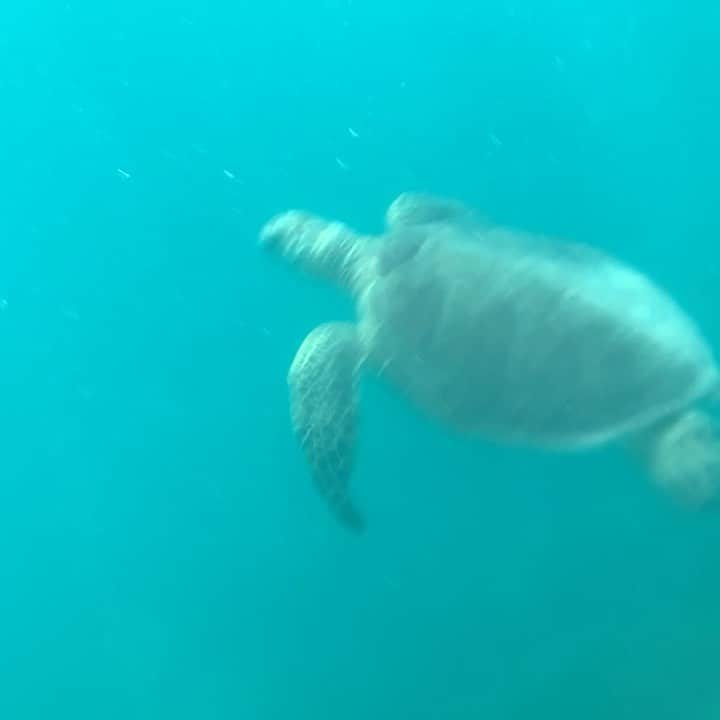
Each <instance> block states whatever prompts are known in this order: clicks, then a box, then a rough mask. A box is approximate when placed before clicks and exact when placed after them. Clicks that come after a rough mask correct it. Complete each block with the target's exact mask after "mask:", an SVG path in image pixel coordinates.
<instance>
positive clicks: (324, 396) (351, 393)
mask: <svg viewBox="0 0 720 720" xmlns="http://www.w3.org/2000/svg"><path fill="white" fill-rule="evenodd" d="M361 362H362V353H361V350H360V343H359V342H358V338H357V330H356V328H355V326H353V325H351V324H349V323H327V324H324V325H320V326H318V327H317V328H315V329H314V330H313V331H312V332H311V333H310V334H309V335H308V336H307V337H306V338H305V340H304V341H303V342H302V344H301V345H300V348H299V349H298V351H297V354H296V355H295V358H294V360H293V362H292V365H291V366H290V371H289V373H288V385H289V388H290V413H291V417H292V424H293V430H294V432H295V435H296V436H297V438H298V440H299V442H300V445H301V447H302V449H303V452H304V453H305V457H306V459H307V461H308V463H309V465H310V472H311V474H312V478H313V482H314V483H315V486H316V487H317V489H318V491H319V492H320V494H321V495H322V496H323V498H324V499H325V502H327V504H328V505H329V507H330V509H331V511H332V513H333V514H334V515H335V517H336V518H337V519H338V520H339V521H340V522H341V523H342V524H343V525H344V526H345V527H347V528H349V529H351V530H353V531H356V532H360V531H362V530H364V527H365V522H364V520H363V517H362V516H361V514H360V513H359V512H358V510H357V509H356V508H355V506H354V504H353V502H352V500H351V498H350V496H349V483H350V476H351V474H352V468H353V460H354V455H355V438H356V434H357V405H358V399H357V376H358V370H359V368H360V365H361Z"/></svg>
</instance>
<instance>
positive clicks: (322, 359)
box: [260, 193, 720, 531]
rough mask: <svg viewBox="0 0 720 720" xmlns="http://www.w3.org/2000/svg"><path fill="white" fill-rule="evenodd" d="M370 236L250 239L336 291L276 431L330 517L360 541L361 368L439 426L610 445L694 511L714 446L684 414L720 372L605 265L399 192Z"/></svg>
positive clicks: (674, 318)
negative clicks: (340, 318)
mask: <svg viewBox="0 0 720 720" xmlns="http://www.w3.org/2000/svg"><path fill="white" fill-rule="evenodd" d="M385 220H386V229H385V232H384V233H382V234H380V235H377V236H370V235H360V234H358V233H356V232H354V231H353V230H351V229H350V228H349V227H348V226H347V225H345V224H343V223H341V222H335V221H330V220H326V219H323V218H321V217H319V216H317V215H313V214H311V213H308V212H304V211H300V210H290V211H287V212H284V213H282V214H280V215H277V216H275V217H274V218H272V219H271V220H269V222H267V223H266V224H265V226H264V227H263V228H262V230H261V233H260V244H261V245H262V246H264V247H267V248H270V249H272V250H274V251H276V252H278V253H280V254H281V255H282V256H284V257H285V258H286V259H287V260H290V261H292V262H293V263H297V264H298V265H300V266H301V267H302V268H304V269H306V270H307V271H309V272H311V273H313V274H315V275H317V276H322V277H324V278H325V279H327V280H331V281H333V282H335V283H336V284H339V285H340V286H341V287H342V288H344V289H345V290H347V291H349V292H350V293H351V294H352V296H353V298H354V300H355V303H356V308H357V315H358V320H357V322H356V323H354V324H353V323H346V322H331V323H327V324H323V325H320V326H319V327H317V328H315V329H314V330H313V331H312V332H310V334H309V335H308V336H307V337H306V338H305V340H304V341H303V342H302V344H301V346H300V348H299V349H298V351H297V354H296V355H295V358H294V360H293V362H292V365H291V367H290V370H289V373H288V384H289V390H290V404H291V417H292V424H293V427H294V431H295V433H296V436H297V437H298V439H299V442H300V445H301V446H302V448H303V450H304V453H305V456H306V458H307V460H308V462H309V465H310V470H311V474H312V477H313V480H314V482H315V484H316V487H317V488H318V490H319V492H320V493H321V494H322V495H323V496H324V498H325V500H326V502H327V503H328V505H329V507H330V508H331V510H332V511H333V513H334V514H335V516H336V517H337V518H338V519H339V520H340V522H342V523H343V524H344V525H345V526H347V527H348V528H351V529H354V530H358V531H359V530H362V529H363V528H364V519H363V515H362V514H361V513H360V512H359V511H358V509H357V508H356V506H355V504H354V503H353V501H352V499H351V496H350V491H349V487H348V486H349V480H350V475H351V471H352V466H353V456H354V449H355V442H356V424H357V420H356V418H357V405H358V399H357V387H358V382H357V381H358V375H359V372H360V370H361V369H369V370H371V371H372V372H374V373H376V374H377V375H379V376H382V377H383V378H385V379H387V380H389V381H390V382H391V383H392V384H393V385H395V386H396V387H397V388H399V389H400V390H401V391H402V392H403V393H404V395H405V396H406V397H407V398H408V399H409V400H410V401H411V402H412V403H413V404H414V405H415V406H416V407H418V408H420V409H422V410H424V411H425V412H427V413H428V414H429V415H431V416H434V417H435V418H436V419H438V420H440V421H442V422H444V423H445V424H446V425H448V426H450V427H452V428H454V429H455V430H458V431H461V432H464V433H467V434H470V435H474V436H477V437H480V438H485V439H488V440H494V441H498V442H504V443H515V444H522V445H526V446H535V447H540V448H546V449H552V450H573V449H582V448H589V447H593V446H598V445H601V444H604V443H608V442H611V441H622V442H623V444H625V445H626V446H627V447H629V448H632V449H633V450H634V451H635V452H636V453H637V454H639V455H640V457H641V458H642V460H643V462H644V464H645V466H646V467H647V469H648V470H649V474H650V476H651V477H652V478H653V479H654V480H655V481H656V482H657V483H658V484H659V485H660V486H662V487H664V488H665V489H666V490H668V491H669V492H670V493H672V494H673V495H675V496H676V497H678V498H679V499H682V500H685V501H686V502H688V503H692V504H696V505H705V504H708V503H709V502H710V501H711V500H712V499H713V498H714V497H715V496H716V495H717V494H718V490H719V489H720V439H719V438H718V434H717V433H716V430H715V424H714V422H713V421H712V419H711V416H710V415H708V414H707V413H706V412H705V411H703V410H701V409H700V408H699V407H698V406H697V404H698V402H699V401H701V400H703V399H704V398H708V397H710V396H712V395H714V394H715V393H717V391H718V388H719V387H720V384H719V383H720V381H719V378H720V374H719V373H718V368H717V366H716V364H715V361H714V359H713V355H712V352H711V350H710V349H709V347H708V345H707V343H706V341H705V339H704V338H703V336H702V335H701V334H700V332H699V330H698V329H697V328H696V326H695V324H694V323H693V321H692V320H691V319H690V318H689V317H687V316H686V315H685V313H684V312H683V311H682V310H681V309H680V308H679V307H678V306H677V304H676V303H675V302H674V301H673V299H672V298H670V297H669V296H668V295H667V294H666V293H665V292H663V291H662V290H661V289H659V288H658V287H657V286H655V285H654V284H653V283H652V282H651V281H650V280H649V279H648V278H647V277H646V276H644V275H643V274H641V273H639V272H638V271H636V270H634V269H632V268H630V267H628V266H627V265H625V264H623V263H621V262H619V261H618V260H616V259H614V258H612V257H609V256H608V255H606V254H604V253H602V252H600V251H598V250H596V249H593V248H590V247H587V246H584V245H579V244H573V243H566V242H560V241H556V240H554V239H549V238H545V237H541V236H537V235H534V234H532V233H528V232H524V231H520V230H516V229H513V228H508V227H502V226H499V225H496V224H494V223H492V222H490V221H488V220H486V219H484V218H483V217H481V216H479V215H477V214H476V213H475V212H474V211H472V210H471V209H469V208H467V207H465V206H464V205H463V204H461V203H459V202H457V201H455V200H451V199H448V198H443V197H434V196H430V195H426V194H423V193H403V194H402V195H400V196H399V197H398V198H397V199H396V200H395V201H394V202H393V203H392V204H391V205H390V207H389V208H388V210H387V212H386V218H385Z"/></svg>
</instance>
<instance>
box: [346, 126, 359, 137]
mask: <svg viewBox="0 0 720 720" xmlns="http://www.w3.org/2000/svg"><path fill="white" fill-rule="evenodd" d="M348 132H349V133H350V137H354V138H359V137H360V133H358V132H357V130H354V129H353V128H351V127H349V128H348Z"/></svg>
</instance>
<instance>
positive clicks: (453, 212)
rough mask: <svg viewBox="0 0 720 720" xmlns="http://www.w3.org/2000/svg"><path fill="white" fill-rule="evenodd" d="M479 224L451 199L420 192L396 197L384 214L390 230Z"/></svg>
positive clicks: (471, 213) (466, 208) (476, 217)
mask: <svg viewBox="0 0 720 720" xmlns="http://www.w3.org/2000/svg"><path fill="white" fill-rule="evenodd" d="M465 221H467V222H474V223H476V224H478V223H480V222H481V219H480V218H479V217H478V216H477V215H476V213H475V212H474V211H473V210H471V209H470V208H469V207H467V206H466V205H463V203H461V202H459V201H458V200H453V199H452V198H446V197H440V196H438V195H430V194H428V193H420V192H404V193H402V194H400V195H398V197H397V198H395V200H393V202H392V203H391V204H390V207H388V209H387V211H386V213H385V224H386V226H387V227H388V229H390V230H397V229H399V228H405V227H409V226H413V225H426V224H429V223H437V222H465Z"/></svg>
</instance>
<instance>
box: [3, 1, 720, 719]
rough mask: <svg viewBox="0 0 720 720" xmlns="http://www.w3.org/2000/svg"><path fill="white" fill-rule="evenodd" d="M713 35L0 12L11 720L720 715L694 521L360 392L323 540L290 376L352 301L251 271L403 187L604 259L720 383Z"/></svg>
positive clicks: (328, 9) (586, 463)
mask: <svg viewBox="0 0 720 720" xmlns="http://www.w3.org/2000/svg"><path fill="white" fill-rule="evenodd" d="M719 30H720V6H718V5H717V3H709V2H708V3H700V2H693V1H692V0H691V1H690V2H687V3H677V2H669V0H654V1H652V2H651V1H650V0H643V1H642V2H641V1H640V0H630V1H623V2H620V1H619V0H610V1H609V2H607V1H606V2H599V0H593V1H592V2H589V3H579V2H574V3H572V2H569V1H568V0H565V1H564V2H554V1H552V0H542V1H540V0H535V1H530V0H524V1H523V0H520V1H518V2H500V3H485V2H471V1H470V0H447V1H446V2H437V0H432V1H431V0H412V1H408V0H404V1H400V0H396V1H395V2H379V0H367V1H365V2H361V1H360V0H339V1H337V2H334V1H327V2H318V1H316V0H307V1H306V2H301V1H300V0H295V1H294V2H280V1H279V0H267V1H264V2H256V3H246V2H235V3H231V2H228V1H225V2H216V1H213V0H206V1H205V2H203V3H201V2H198V1H197V0H196V1H195V2H188V1H187V0H177V1H176V2H169V1H161V0H147V1H146V2H142V1H141V0H126V1H125V2H116V1H114V0H113V1H109V2H90V1H89V0H68V2H51V1H50V0H42V1H41V0H24V1H23V2H22V3H20V2H15V3H6V4H4V5H3V7H2V9H0V89H1V91H2V95H1V96H0V97H1V98H2V99H1V100H0V103H1V107H2V113H0V144H1V146H2V155H1V157H2V170H3V175H2V179H1V180H0V209H1V212H0V233H1V237H2V239H3V243H2V251H1V255H0V299H1V302H0V337H2V340H3V342H2V348H3V350H2V353H0V391H1V394H0V397H1V398H2V403H1V406H2V412H0V424H1V425H2V427H1V432H0V437H1V438H2V441H1V443H0V448H1V449H2V452H1V453H0V478H1V482H0V547H1V548H2V550H1V551H0V717H2V718H7V719H8V720H30V719H33V720H34V719H36V718H43V719H44V718H58V719H60V718H72V719H73V720H85V719H86V718H87V719H90V718H92V719H93V720H94V719H96V718H103V719H106V720H110V719H114V718H117V719H118V720H120V719H122V720H128V719H130V718H132V719H135V718H137V719H142V720H144V719H146V718H147V719H149V718H153V719H157V718H173V719H174V720H183V719H185V718H203V719H204V720H216V719H217V720H227V719H229V718H243V719H247V720H269V719H273V720H275V719H277V720H285V719H290V718H292V719H298V718H313V720H326V719H327V720H330V719H332V720H339V719H343V720H359V719H361V718H362V719H365V718H392V719H393V720H401V719H403V718H418V719H421V720H426V719H427V720H436V719H441V718H450V719H452V720H465V719H469V718H483V720H495V719H501V718H503V719H504V718H513V719H518V720H520V719H522V720H524V719H525V718H528V719H530V718H533V719H537V718H553V719H554V720H562V719H565V718H568V719H570V718H573V719H574V718H579V717H582V718H592V719H595V718H633V719H637V718H653V720H660V719H664V718H683V719H686V720H694V719H695V718H697V719H698V720H700V719H703V720H705V719H708V720H710V719H712V718H718V717H720V685H718V682H717V677H718V661H719V659H720V650H719V648H720V616H719V615H718V605H719V604H720V571H719V569H718V568H719V567H720V564H719V562H718V559H719V558H720V516H718V515H717V514H715V515H713V514H700V515H698V514H695V513H688V512H684V511H682V510H680V509H678V508H677V507H675V506H674V505H673V504H672V503H670V502H668V500H667V499H666V498H665V497H663V496H662V494H661V493H659V492H658V491H657V490H656V489H655V488H653V487H652V486H651V485H650V483H649V482H648V481H647V479H646V477H645V476H644V474H643V472H642V471H641V469H639V468H638V467H637V466H635V465H634V464H633V463H632V462H629V461H628V459H627V458H626V457H625V456H624V455H623V454H622V453H621V452H619V451H617V450H613V449H608V450H603V451H600V452H594V453H591V454H588V455H578V456H569V457H565V456H555V455H546V454H543V453H536V452H526V451H517V450H513V449H507V448H499V447H494V446H492V445H489V444H487V445H486V444H476V443H471V442H468V441H466V440H464V439H459V438H456V437H454V436H452V435H451V434H450V433H448V432H447V431H445V430H444V429H442V428H439V427H437V426H436V425H435V424H434V423H432V422H430V421H428V420H427V419H426V418H424V417H421V416H419V415H418V414H417V413H416V412H414V411H413V410H412V409H411V408H409V407H407V406H406V405H405V403H404V402H402V400H400V399H399V398H398V397H397V396H396V395H395V394H393V393H392V392H390V391H388V390H387V389H386V388H384V387H381V386H380V384H379V383H377V382H376V381H374V380H373V379H372V378H367V380H366V381H364V382H363V394H362V432H361V445H360V448H359V455H358V466H357V472H356V477H355V481H354V483H355V484H354V488H355V494H356V496H357V499H358V503H359V504H360V505H361V506H362V508H363V509H364V511H365V512H366V514H367V517H368V521H369V525H368V531H367V533H366V534H365V535H363V536H360V537H357V536H352V535H350V534H348V533H347V532H345V531H343V529H342V528H340V527H339V526H337V525H336V524H335V523H334V521H333V520H332V518H331V517H330V515H329V513H328V512H327V511H326V509H325V507H324V506H323V505H322V503H321V501H320V500H319V498H318V497H317V496H316V494H315V492H314V490H313V488H312V486H311V483H310V481H309V479H308V474H307V469H306V467H305V465H304V462H303V459H302V457H301V454H300V451H299V450H298V448H297V446H296V444H295V441H294V439H293V437H292V435H291V432H290V426H289V418H288V409H287V391H286V385H285V373H286V371H287V367H288V365H289V363H290V361H291V359H292V357H293V354H294V352H295V350H296V348H297V346H298V345H299V343H300V342H301V340H302V338H303V337H304V336H305V334H306V333H307V332H308V331H309V330H310V329H311V328H313V327H314V326H315V325H316V324H318V323H319V322H323V321H326V320H333V319H346V318H352V317H353V309H352V307H351V304H350V302H349V300H348V299H347V298H344V297H342V296H340V295H339V294H338V293H337V292H336V291H335V290H334V289H333V288H331V287H326V286H323V285H321V284H319V283H317V282H315V281H312V280H309V279H308V278H305V277H303V276H302V275H300V274H299V273H298V272H296V271H295V270H293V269H292V268H289V267H287V266H285V265H284V264H283V263H282V262H279V261H277V260H275V259H273V258H270V257H268V256H267V255H266V254H264V253H262V252H261V251H260V250H259V249H258V247H257V232H258V229H259V227H260V226H261V225H262V223H263V222H264V221H265V220H266V219H267V218H268V217H269V216H270V215H271V214H272V213H275V212H277V211H280V210H283V209H286V208H288V207H303V208H307V209H310V210H313V211H316V212H320V213H323V214H326V215H329V216H333V217H338V218H342V219H343V220H345V221H347V222H349V223H351V224H353V225H354V226H356V227H359V228H361V229H363V230H366V231H376V230H378V229H379V228H380V227H381V222H382V214H383V212H384V209H385V207H386V206H387V205H388V203H389V202H391V200H392V199H393V198H394V197H395V196H396V195H397V194H398V193H399V192H401V191H403V190H407V189H419V190H427V191H430V192H435V193H443V194H448V195H451V196H455V197H458V198H460V199H462V200H464V201H466V202H468V203H471V204H473V205H475V206H477V207H478V208H480V209H481V210H482V211H483V212H485V213H487V214H488V215H490V216H492V217H493V218H495V219H497V220H499V221H501V222H505V223H510V224H513V225H518V226H521V227H524V228H526V229H529V230H537V231H541V232H545V233H550V234H555V235H559V236H563V237H569V238H572V239H575V240H582V241H584V242H588V243H592V244H595V245H597V246H599V247H602V248H604V249H606V250H609V251H611V252H613V253H615V254H617V255H619V256H620V257H622V258H624V259H626V260H628V261H630V262H633V263H635V264H636V265H638V266H640V267H642V268H643V269H644V270H646V271H648V272H649V273H650V274H651V275H652V277H653V278H654V279H656V280H657V281H659V282H660V283H661V284H662V285H663V286H664V287H666V288H667V289H668V290H670V291H671V292H672V293H673V294H674V295H675V296H676V297H677V298H678V300H679V301H680V302H681V303H682V304H683V305H684V307H686V308H687V309H688V310H689V311H690V313H691V314H692V315H693V316H694V317H695V318H696V319H697V320H698V322H699V323H700V325H701V327H702V328H703V330H704V331H705V332H706V334H707V336H708V338H709V339H710V341H711V342H712V343H713V344H714V345H715V347H718V348H720V320H718V317H717V307H718V301H719V300H720V290H718V285H719V283H720V269H719V268H720V250H718V241H719V240H720V219H719V218H718V212H717V207H718V203H717V196H718V187H719V183H718V181H719V180H720V171H719V170H718V168H719V167H720V141H719V139H718V126H719V123H720V91H719V90H718V83H717V77H718V70H719V69H720V50H718V43H717V38H718V31H719Z"/></svg>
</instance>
